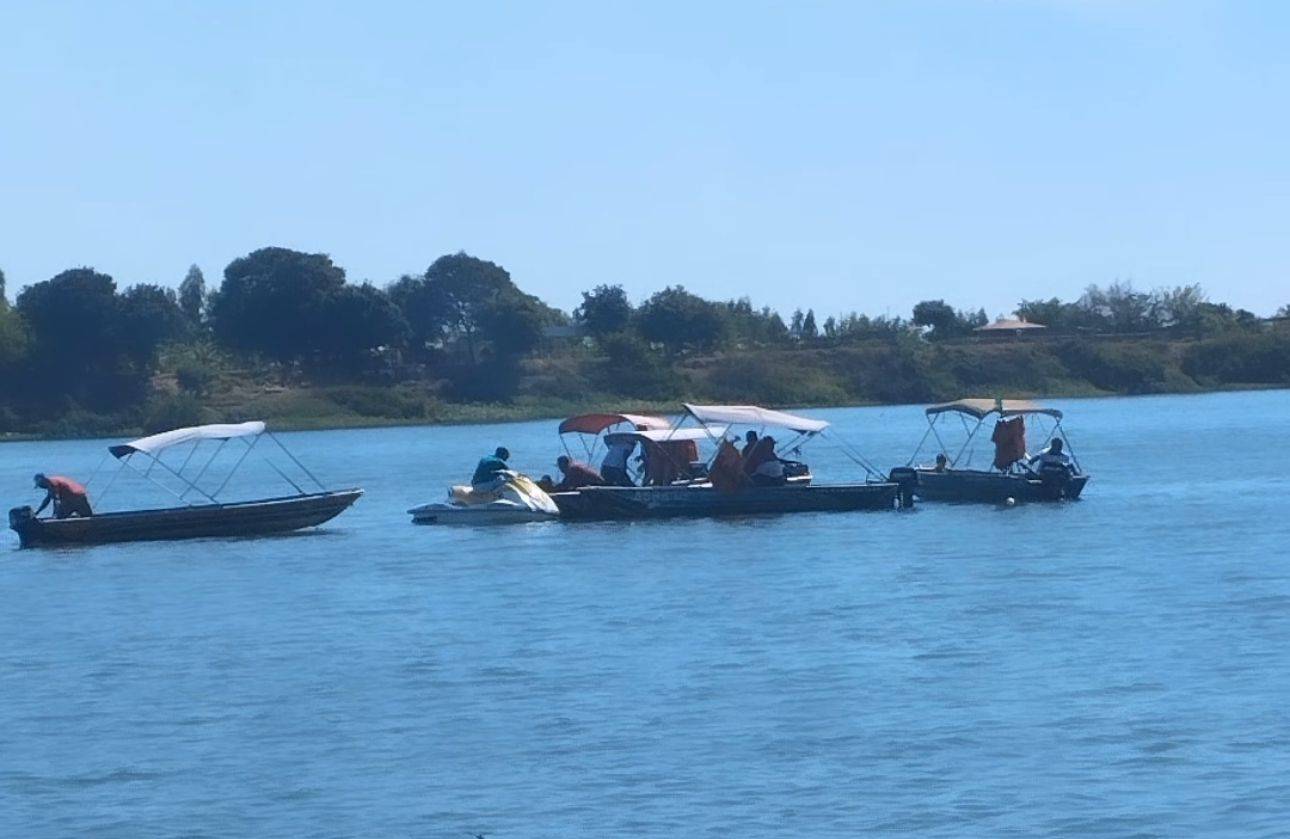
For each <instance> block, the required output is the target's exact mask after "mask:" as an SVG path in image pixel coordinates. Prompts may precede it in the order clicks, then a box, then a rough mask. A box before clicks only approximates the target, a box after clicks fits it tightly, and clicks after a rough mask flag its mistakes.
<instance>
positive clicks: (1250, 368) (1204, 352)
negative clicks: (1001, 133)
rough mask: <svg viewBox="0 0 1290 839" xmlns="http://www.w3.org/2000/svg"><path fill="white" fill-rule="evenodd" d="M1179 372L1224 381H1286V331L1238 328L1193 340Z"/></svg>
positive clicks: (1289, 338) (1289, 350) (1289, 375)
mask: <svg viewBox="0 0 1290 839" xmlns="http://www.w3.org/2000/svg"><path fill="white" fill-rule="evenodd" d="M1183 372H1185V373H1186V374H1187V375H1189V376H1192V377H1193V378H1197V379H1207V380H1211V381H1216V382H1220V383H1224V384H1283V383H1286V382H1290V332H1285V331H1276V332H1271V333H1251V332H1240V333H1234V334H1229V335H1225V336H1223V337H1220V338H1212V339H1210V340H1207V341H1201V342H1199V343H1196V344H1193V345H1192V346H1191V347H1189V348H1188V349H1187V352H1186V354H1185V355H1184V356H1183Z"/></svg>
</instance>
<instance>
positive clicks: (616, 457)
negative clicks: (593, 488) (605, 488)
mask: <svg viewBox="0 0 1290 839" xmlns="http://www.w3.org/2000/svg"><path fill="white" fill-rule="evenodd" d="M635 450H636V441H635V440H632V439H631V438H621V437H620V438H615V439H614V442H612V443H609V444H608V449H607V451H606V452H605V459H604V460H602V461H601V462H600V477H602V478H604V479H605V483H606V484H607V485H609V486H611V487H630V486H636V484H634V483H632V476H631V475H629V474H628V473H627V459H628V458H630V457H631V456H632V452H634V451H635Z"/></svg>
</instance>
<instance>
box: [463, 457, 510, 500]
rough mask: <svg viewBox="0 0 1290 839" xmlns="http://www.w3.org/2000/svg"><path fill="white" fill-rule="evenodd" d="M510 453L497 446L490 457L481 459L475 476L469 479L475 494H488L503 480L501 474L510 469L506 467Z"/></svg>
mask: <svg viewBox="0 0 1290 839" xmlns="http://www.w3.org/2000/svg"><path fill="white" fill-rule="evenodd" d="M510 456H511V453H510V452H509V451H507V450H506V447H505V446H498V447H497V451H495V452H493V453H492V454H491V455H487V456H485V457H481V458H480V459H479V465H478V466H476V467H475V475H474V477H472V478H471V479H470V485H471V488H472V489H474V490H475V491H477V492H490V491H492V490H495V489H497V487H498V486H499V485H500V484H501V482H502V481H503V480H504V478H503V476H502V474H501V473H502V472H505V471H507V470H508V469H510V467H509V466H507V465H506V461H507V459H509V458H510Z"/></svg>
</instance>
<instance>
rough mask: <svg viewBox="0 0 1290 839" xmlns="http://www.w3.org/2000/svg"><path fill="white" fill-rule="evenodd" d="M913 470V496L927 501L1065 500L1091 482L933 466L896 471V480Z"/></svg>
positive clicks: (1079, 478) (1085, 478)
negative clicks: (903, 473) (945, 468)
mask: <svg viewBox="0 0 1290 839" xmlns="http://www.w3.org/2000/svg"><path fill="white" fill-rule="evenodd" d="M906 471H908V472H913V473H914V475H915V476H916V477H915V479H914V482H913V492H914V495H915V496H917V497H918V498H920V499H922V500H924V501H985V502H990V503H996V504H997V503H1002V502H1004V501H1007V500H1008V499H1009V498H1011V499H1012V500H1013V501H1017V502H1023V501H1063V500H1074V499H1076V498H1079V497H1080V493H1082V492H1083V491H1084V486H1085V484H1087V483H1088V479H1089V476H1088V475H1072V476H1069V477H1065V478H1062V479H1054V478H1039V477H1033V476H1027V475H1009V474H1004V473H1001V472H982V471H979V470H975V469H963V470H954V471H950V472H936V471H934V470H932V469H917V470H900V469H897V470H894V471H893V473H892V478H893V479H902V478H903V477H904V475H902V474H899V473H902V472H906Z"/></svg>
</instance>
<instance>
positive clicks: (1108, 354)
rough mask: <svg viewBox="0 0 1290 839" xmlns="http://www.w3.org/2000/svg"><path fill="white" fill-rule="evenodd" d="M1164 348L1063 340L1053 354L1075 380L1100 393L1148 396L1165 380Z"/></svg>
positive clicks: (1155, 345) (1165, 361)
mask: <svg viewBox="0 0 1290 839" xmlns="http://www.w3.org/2000/svg"><path fill="white" fill-rule="evenodd" d="M1166 349H1167V348H1166V347H1165V346H1164V345H1161V344H1154V343H1152V344H1143V343H1137V344H1126V343H1116V344H1095V343H1091V342H1088V341H1067V342H1065V343H1063V344H1061V345H1059V346H1058V348H1057V355H1058V357H1059V358H1060V359H1061V360H1062V363H1063V364H1065V365H1066V367H1067V369H1069V370H1070V371H1071V373H1072V374H1074V375H1075V376H1076V377H1078V378H1082V379H1085V380H1087V381H1088V382H1091V383H1092V384H1093V386H1094V387H1098V388H1101V389H1102V390H1113V391H1119V392H1122V393H1152V392H1155V391H1158V390H1160V389H1161V388H1162V387H1163V386H1164V384H1165V381H1166V379H1167V377H1168V359H1167V357H1166Z"/></svg>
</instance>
